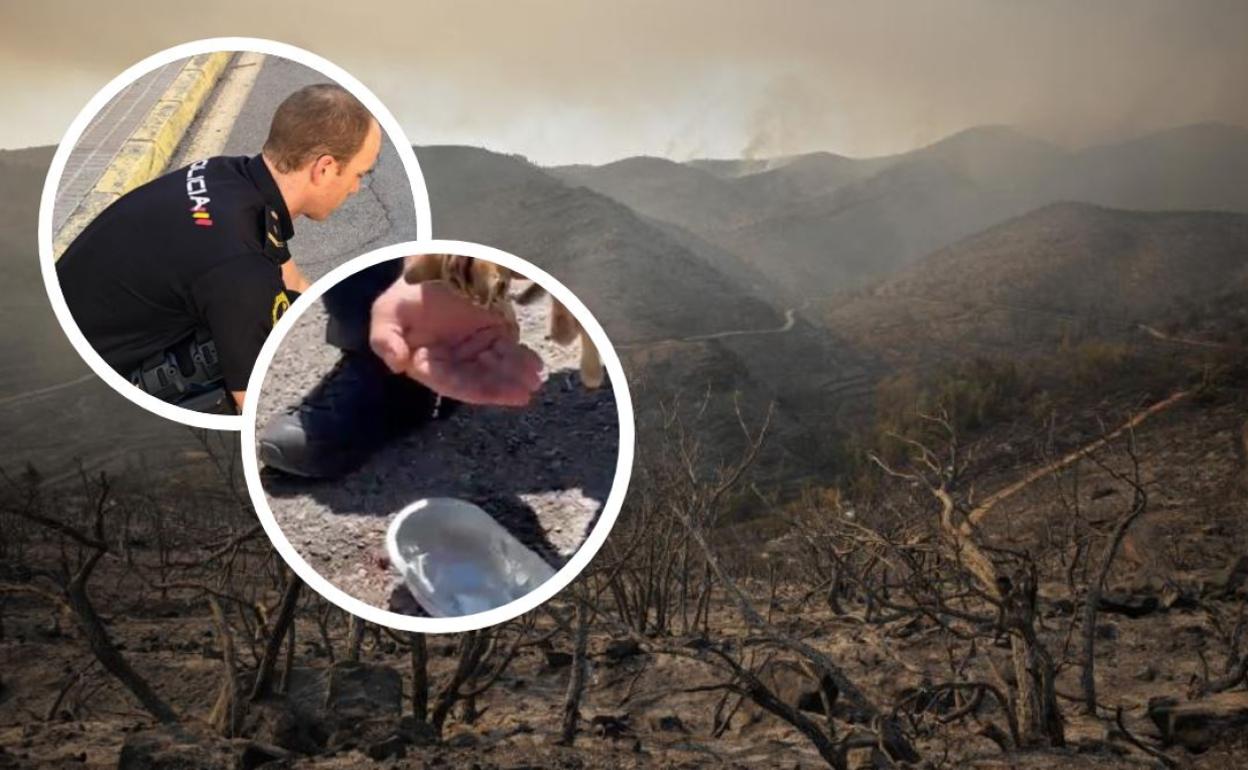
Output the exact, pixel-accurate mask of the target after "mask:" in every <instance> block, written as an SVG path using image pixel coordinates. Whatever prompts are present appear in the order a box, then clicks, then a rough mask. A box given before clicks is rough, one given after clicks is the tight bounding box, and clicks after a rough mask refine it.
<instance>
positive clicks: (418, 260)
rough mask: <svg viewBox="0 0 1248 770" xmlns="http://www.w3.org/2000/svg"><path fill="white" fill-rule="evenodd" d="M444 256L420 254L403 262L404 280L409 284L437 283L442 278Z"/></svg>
mask: <svg viewBox="0 0 1248 770" xmlns="http://www.w3.org/2000/svg"><path fill="white" fill-rule="evenodd" d="M443 259H445V257H444V255H442V254H418V255H416V256H413V257H406V258H405V259H404V261H403V280H405V281H407V282H408V283H423V282H424V281H436V280H438V279H439V278H441V277H442V261H443Z"/></svg>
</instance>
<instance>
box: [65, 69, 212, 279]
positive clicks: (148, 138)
mask: <svg viewBox="0 0 1248 770" xmlns="http://www.w3.org/2000/svg"><path fill="white" fill-rule="evenodd" d="M233 56H234V53H233V52H232V51H217V52H215V53H209V54H200V55H199V56H193V57H191V59H190V60H189V61H188V62H187V63H186V64H185V65H184V66H183V67H182V70H181V71H180V72H179V73H178V75H177V77H176V78H174V81H173V84H172V85H170V86H169V88H168V89H166V90H165V92H164V93H163V94H162V95H161V97H160V100H159V101H157V102H156V104H155V105H154V106H153V107H152V109H151V110H150V111H149V112H148V114H147V117H145V118H144V119H143V122H142V123H140V124H139V126H138V128H136V129H135V130H134V133H132V134H130V137H129V138H128V139H126V141H125V142H123V143H122V145H121V148H120V149H119V150H118V151H117V154H116V155H114V156H113V159H112V161H110V162H109V164H108V168H106V169H105V170H104V173H103V174H101V175H100V179H99V181H98V182H96V184H95V187H93V188H92V189H91V192H89V193H87V195H86V197H85V198H84V199H83V200H82V202H81V203H80V204H79V205H78V207H77V209H75V211H74V213H73V214H72V215H71V216H70V217H69V219H68V220H66V222H65V224H64V226H62V227H61V229H60V231H58V232H57V234H56V237H55V239H54V240H53V243H52V253H53V255H54V258H55V259H60V257H61V254H63V253H64V252H65V249H66V248H68V247H69V244H70V243H72V242H73V240H74V238H77V237H78V234H79V233H80V232H82V230H83V229H84V228H85V227H86V226H87V225H88V224H89V223H90V222H91V220H93V219H95V218H96V217H97V216H99V214H100V212H102V211H103V210H104V209H105V208H107V207H108V205H109V204H111V203H112V202H113V201H115V200H117V199H118V198H120V197H121V196H123V195H125V194H126V193H128V192H130V191H131V190H133V189H134V188H136V187H138V186H139V185H141V184H144V183H145V182H149V181H151V180H152V179H155V178H156V177H157V176H159V175H160V174H161V173H162V172H163V171H164V170H165V166H166V165H168V163H169V159H170V158H171V157H173V153H174V151H175V150H177V147H178V143H179V142H181V141H182V137H183V135H185V134H186V130H187V128H189V127H190V125H191V122H192V121H194V120H195V115H196V114H197V113H198V112H199V109H200V107H202V106H203V104H204V102H205V101H206V100H207V98H208V95H209V94H210V93H212V89H213V87H214V86H215V85H216V84H217V81H218V80H219V79H220V78H221V75H222V74H223V73H224V72H225V69H226V67H227V66H228V65H229V63H230V59H231V58H233Z"/></svg>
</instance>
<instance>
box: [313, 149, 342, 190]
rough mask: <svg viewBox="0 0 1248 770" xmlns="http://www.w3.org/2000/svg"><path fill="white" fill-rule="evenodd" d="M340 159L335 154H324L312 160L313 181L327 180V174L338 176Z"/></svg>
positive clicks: (317, 182)
mask: <svg viewBox="0 0 1248 770" xmlns="http://www.w3.org/2000/svg"><path fill="white" fill-rule="evenodd" d="M337 172H338V161H337V160H335V159H334V156H333V155H322V156H320V157H319V158H317V159H316V160H314V161H312V183H313V184H320V183H321V182H323V181H325V177H326V175H329V176H337Z"/></svg>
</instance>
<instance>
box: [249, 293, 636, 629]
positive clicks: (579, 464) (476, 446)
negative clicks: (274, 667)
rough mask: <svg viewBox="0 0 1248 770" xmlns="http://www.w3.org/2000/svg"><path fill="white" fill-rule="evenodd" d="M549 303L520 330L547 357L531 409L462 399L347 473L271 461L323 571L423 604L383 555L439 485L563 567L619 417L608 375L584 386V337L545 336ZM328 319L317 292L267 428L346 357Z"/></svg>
mask: <svg viewBox="0 0 1248 770" xmlns="http://www.w3.org/2000/svg"><path fill="white" fill-rule="evenodd" d="M548 313H549V306H548V304H547V303H545V302H540V303H535V304H534V305H532V306H528V307H517V314H518V318H519V321H520V328H521V340H522V341H523V342H524V344H526V345H528V346H529V347H531V348H533V349H534V350H536V351H537V352H538V353H539V354H540V355H541V357H542V360H543V361H544V362H545V365H546V370H545V372H544V373H543V377H544V378H545V382H544V384H543V387H542V390H541V391H540V392H539V393H537V394H536V395H535V397H534V399H533V402H532V403H531V405H530V406H528V407H527V408H524V409H509V408H499V407H467V406H464V407H460V408H459V409H457V410H454V411H452V412H451V414H450V415H449V416H448V417H447V418H446V419H443V420H438V421H435V422H433V423H430V424H429V425H427V426H425V427H423V428H422V429H420V430H418V431H417V432H415V433H414V434H412V435H409V436H407V437H405V438H403V439H400V440H399V441H396V442H395V443H393V444H391V445H389V446H387V447H386V448H385V449H383V450H382V451H381V452H380V453H378V454H377V455H376V456H375V457H373V458H372V459H371V460H370V461H369V462H368V463H366V464H365V465H364V466H363V467H362V468H361V469H359V470H357V471H356V472H354V473H352V474H350V475H349V476H347V477H346V478H343V479H340V480H336V481H309V480H306V479H297V478H293V477H290V476H286V475H284V474H281V473H278V472H274V471H269V470H267V469H262V472H261V477H262V481H263V485H264V489H265V494H266V496H267V498H268V502H269V506H270V507H271V508H272V510H273V514H274V516H275V517H276V519H277V522H278V524H279V526H281V528H282V532H283V533H284V534H285V535H286V537H287V539H288V540H289V541H290V542H291V544H292V545H293V546H294V547H295V549H296V550H297V551H299V553H300V554H301V555H302V556H303V558H304V559H306V560H307V561H308V563H309V564H311V565H312V566H313V567H314V568H315V569H316V570H317V572H319V573H320V574H321V575H322V576H324V577H325V578H326V579H327V580H329V581H330V582H331V583H333V584H334V585H335V586H337V587H338V588H340V589H342V590H343V591H346V592H347V593H348V594H350V595H352V596H354V597H356V598H358V599H360V600H362V601H365V602H368V603H369V604H372V605H374V606H378V607H383V608H386V609H390V610H393V611H397V612H406V613H409V614H421V610H420V608H419V607H418V606H417V605H416V604H415V602H414V601H413V600H412V599H411V597H410V595H409V594H408V593H407V591H406V589H405V588H404V586H403V584H402V583H401V581H400V580H399V578H398V573H397V572H395V571H392V570H391V568H390V566H389V565H388V564H387V563H386V561H385V559H384V543H385V532H386V528H387V526H388V525H389V523H390V521H391V518H392V517H393V516H394V514H396V513H398V511H399V510H401V509H402V508H404V507H405V506H407V505H408V504H409V503H411V502H413V501H415V500H419V499H421V498H424V497H434V496H446V497H457V498H461V499H464V500H469V501H471V502H473V503H476V504H477V505H479V506H481V507H482V508H484V509H485V510H486V511H488V512H489V513H490V515H492V516H493V517H494V518H495V519H496V520H497V521H498V522H499V523H500V524H502V525H503V526H505V527H506V528H507V529H508V530H510V531H511V532H512V534H514V535H515V536H516V537H517V538H519V539H520V540H521V541H522V542H524V543H525V544H526V545H528V546H529V547H531V548H533V549H534V550H535V551H536V552H537V553H538V554H540V555H541V556H542V557H543V558H544V559H546V561H548V562H549V563H550V564H551V565H552V566H554V567H556V568H558V567H561V566H562V565H563V564H564V563H566V561H567V559H568V558H569V557H571V555H572V554H573V553H575V552H576V550H577V549H578V548H579V547H580V546H581V544H582V543H583V542H584V541H585V538H586V536H587V535H588V534H589V531H590V529H591V528H592V527H593V524H594V523H595V522H596V521H597V518H598V513H599V512H600V511H601V509H602V506H603V504H604V503H605V502H606V498H607V494H608V492H609V491H610V489H611V484H612V481H613V480H614V478H615V465H616V459H617V457H618V454H619V418H618V412H617V410H616V408H615V398H614V396H613V394H612V391H611V387H610V384H609V383H606V384H604V385H603V386H602V387H601V388H599V389H598V390H596V391H589V390H586V389H585V388H584V387H583V386H582V385H581V383H580V375H579V373H578V372H577V367H578V363H579V360H580V352H579V347H577V346H573V347H570V348H564V347H561V346H558V345H556V344H554V343H552V342H549V341H548V340H546V339H545V332H546V323H547V315H548ZM324 328H325V312H324V308H323V306H322V305H320V304H319V303H318V304H317V305H316V306H315V307H313V308H311V309H309V310H308V311H307V312H306V313H305V314H304V316H303V317H302V318H300V320H299V324H298V325H297V326H296V327H295V328H294V329H293V330H292V331H291V333H290V334H289V335H288V336H287V337H286V339H285V340H284V341H283V343H282V347H281V349H280V350H279V351H278V353H277V355H276V356H275V357H274V359H273V364H272V366H271V367H270V369H269V372H268V375H267V377H266V379H265V383H264V387H263V389H262V391H261V394H260V404H259V407H258V420H259V425H260V426H261V427H263V426H264V424H265V423H266V422H267V421H268V420H269V419H271V418H272V417H273V416H274V415H276V414H279V413H281V412H282V411H283V410H284V409H285V408H287V407H290V406H293V405H295V404H297V403H298V402H299V399H300V398H301V397H302V396H303V394H304V393H306V392H307V391H308V390H310V389H311V388H312V387H313V386H315V384H316V383H317V382H318V381H319V379H320V377H321V376H322V375H323V374H324V373H325V372H327V371H328V370H329V369H330V367H331V366H332V365H333V363H334V361H335V360H336V359H337V357H338V351H337V349H336V348H333V347H331V346H329V345H328V344H326V343H325V341H324Z"/></svg>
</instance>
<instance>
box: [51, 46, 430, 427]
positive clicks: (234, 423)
mask: <svg viewBox="0 0 1248 770" xmlns="http://www.w3.org/2000/svg"><path fill="white" fill-rule="evenodd" d="M217 51H252V52H255V53H263V54H268V55H271V56H279V57H281V58H284V59H290V60H291V61H295V62H298V63H299V64H302V65H304V66H305V67H309V68H311V69H314V70H317V71H318V72H320V73H321V74H322V75H325V76H326V77H328V78H330V79H332V80H334V81H335V82H337V83H338V84H339V85H341V86H342V87H343V88H345V89H347V90H348V91H350V92H351V93H352V94H353V95H354V96H355V98H357V99H359V100H360V102H361V103H362V104H363V105H364V106H365V107H367V108H368V110H369V112H371V113H372V114H373V117H374V118H376V119H377V122H378V124H379V125H380V126H381V128H382V130H383V131H385V133H386V136H387V137H388V138H389V139H390V142H391V143H392V144H393V145H394V148H395V150H396V151H397V152H398V156H399V161H400V162H401V163H402V164H403V169H404V171H406V172H407V179H408V182H409V183H410V184H411V187H412V200H413V201H414V202H415V204H416V237H417V238H420V239H427V238H430V237H432V235H433V225H432V222H431V221H430V211H429V194H428V191H427V190H426V189H425V178H424V176H423V175H422V174H421V171H420V164H419V163H417V162H416V152H415V151H414V150H413V149H412V145H411V143H410V142H408V140H407V136H406V135H404V133H403V129H402V128H400V127H399V122H398V121H397V120H395V118H394V116H393V115H391V114H390V111H389V110H387V109H386V107H385V105H383V104H382V103H381V100H380V99H378V98H377V97H376V96H375V95H374V94H373V92H372V91H370V90H369V89H368V88H366V87H365V86H364V84H363V83H361V82H360V81H358V80H356V79H355V78H354V77H352V76H351V75H350V74H348V73H347V72H346V71H345V70H343V69H342V68H340V67H339V66H337V65H336V64H334V63H332V62H330V61H328V60H326V59H323V58H321V57H320V56H317V55H316V54H314V53H311V52H310V51H305V50H304V49H302V48H296V47H295V46H293V45H287V44H286V43H279V42H276V41H274V40H265V39H262V38H252V37H214V38H206V39H204V40H196V41H193V42H190V43H184V44H182V45H177V46H174V47H173V48H167V49H165V50H163V51H161V52H160V53H156V54H152V55H151V56H149V57H147V58H146V59H144V60H143V61H141V62H139V63H138V64H135V65H133V66H131V67H130V68H128V69H127V70H125V71H124V72H122V73H121V74H120V75H118V76H117V77H115V78H113V79H112V80H111V81H110V82H109V84H108V85H106V86H104V87H103V88H102V89H100V91H99V92H98V93H96V95H95V96H93V97H92V98H91V101H89V102H87V106H86V107H83V108H82V111H81V112H79V113H78V117H76V118H74V122H72V123H70V124H69V129H68V130H67V131H66V132H65V136H64V137H63V138H62V139H61V142H60V144H59V145H57V148H56V153H55V154H54V155H53V156H52V165H51V167H49V168H48V175H47V177H46V178H45V179H44V183H43V195H42V197H41V198H40V203H39V262H40V267H41V268H42V271H43V283H44V285H45V286H46V287H47V290H48V299H49V300H51V302H52V310H53V312H54V313H55V314H56V319H57V321H59V322H60V324H61V329H62V330H63V331H64V332H65V336H66V337H68V338H69V342H70V344H71V345H73V346H74V350H76V351H78V355H80V356H82V359H83V360H84V361H86V363H87V366H89V367H91V370H92V371H93V372H95V374H96V375H97V376H99V377H100V379H102V380H104V381H105V382H107V383H108V384H109V385H110V386H111V387H112V388H113V390H115V391H117V392H118V393H120V394H121V395H122V396H125V397H126V398H127V399H129V400H130V401H131V402H133V403H135V404H137V405H139V406H140V407H142V408H144V409H146V410H147V411H149V412H154V413H156V414H158V415H160V416H161V417H164V418H165V419H168V420H173V421H174V422H179V423H182V424H183V425H190V426H193V427H196V428H210V429H213V430H242V429H243V425H244V418H243V417H242V416H239V415H224V414H206V413H204V412H196V411H193V410H190V409H186V408H183V407H180V406H176V405H174V404H171V403H169V402H167V401H161V400H160V399H158V398H156V397H155V396H153V395H151V394H149V393H145V392H144V391H142V390H139V389H138V388H136V387H135V386H134V385H132V384H131V383H130V382H129V381H128V380H127V379H126V378H125V377H122V376H121V375H120V374H118V373H117V372H116V371H115V370H114V369H113V367H111V366H109V365H108V363H107V362H106V361H105V360H104V359H103V357H101V356H100V354H99V353H97V352H96V351H95V348H93V347H91V343H89V342H87V338H86V337H85V336H84V335H83V333H82V331H81V330H80V329H79V328H78V324H77V323H75V322H74V317H73V315H72V314H71V313H70V312H69V308H68V307H67V306H66V304H65V296H64V294H63V293H62V292H61V285H60V282H59V281H57V278H56V261H55V260H54V259H53V254H52V238H53V233H52V214H53V207H54V205H55V202H56V191H57V188H58V187H59V186H60V182H61V176H62V174H64V172H65V164H66V162H67V161H68V160H69V154H70V152H72V151H73V149H74V147H75V145H77V144H78V140H79V139H80V138H81V137H82V133H83V132H84V131H86V129H87V126H88V125H90V123H91V120H92V119H93V118H94V117H95V116H96V115H97V114H98V113H99V112H100V111H101V110H102V109H104V108H105V107H106V106H107V105H108V103H109V102H110V101H112V99H113V98H114V97H116V96H117V94H119V93H120V92H121V90H122V89H123V88H125V87H126V86H128V85H130V84H131V83H133V82H134V81H135V80H137V79H138V78H140V77H142V76H143V75H146V74H147V73H148V72H151V71H152V70H154V69H156V68H157V67H161V66H164V65H165V64H169V63H170V62H174V61H177V60H179V59H185V58H188V57H191V56H198V55H200V54H206V53H214V52H217ZM294 304H295V305H296V306H297V305H299V304H300V303H299V302H298V301H297V300H296V302H295V303H294Z"/></svg>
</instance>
